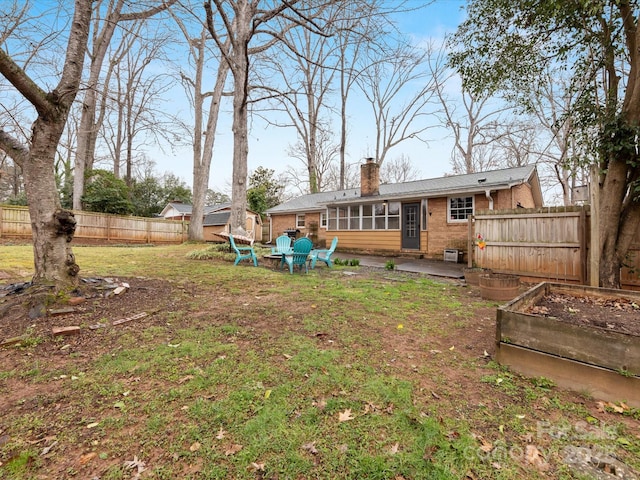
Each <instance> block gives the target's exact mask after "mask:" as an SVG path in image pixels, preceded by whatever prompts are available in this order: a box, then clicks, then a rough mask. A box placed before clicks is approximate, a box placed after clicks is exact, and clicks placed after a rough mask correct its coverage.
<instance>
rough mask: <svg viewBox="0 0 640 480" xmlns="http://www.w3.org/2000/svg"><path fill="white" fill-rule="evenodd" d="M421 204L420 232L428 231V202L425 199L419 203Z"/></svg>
mask: <svg viewBox="0 0 640 480" xmlns="http://www.w3.org/2000/svg"><path fill="white" fill-rule="evenodd" d="M421 204H422V230H428V228H427V225H428V223H427V222H428V221H429V216H428V211H429V201H428V200H427V199H426V198H425V199H423V200H422V202H421Z"/></svg>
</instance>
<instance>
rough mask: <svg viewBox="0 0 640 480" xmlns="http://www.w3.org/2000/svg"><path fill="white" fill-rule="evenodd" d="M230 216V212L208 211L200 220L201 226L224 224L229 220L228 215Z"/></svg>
mask: <svg viewBox="0 0 640 480" xmlns="http://www.w3.org/2000/svg"><path fill="white" fill-rule="evenodd" d="M230 216H231V212H218V213H210V214H208V215H205V216H204V219H203V220H202V226H203V227H213V226H220V225H226V224H227V223H228V222H229V217H230Z"/></svg>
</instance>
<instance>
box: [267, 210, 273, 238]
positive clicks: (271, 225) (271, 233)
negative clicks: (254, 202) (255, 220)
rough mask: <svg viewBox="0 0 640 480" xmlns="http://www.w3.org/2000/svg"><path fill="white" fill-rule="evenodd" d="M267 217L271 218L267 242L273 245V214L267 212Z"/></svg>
mask: <svg viewBox="0 0 640 480" xmlns="http://www.w3.org/2000/svg"><path fill="white" fill-rule="evenodd" d="M267 218H268V219H269V241H268V242H267V243H268V244H269V245H271V241H272V240H273V230H272V228H273V223H272V222H271V214H270V213H267Z"/></svg>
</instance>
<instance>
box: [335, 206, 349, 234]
mask: <svg viewBox="0 0 640 480" xmlns="http://www.w3.org/2000/svg"><path fill="white" fill-rule="evenodd" d="M348 213H349V210H348V209H346V208H345V207H342V208H338V230H349V217H348Z"/></svg>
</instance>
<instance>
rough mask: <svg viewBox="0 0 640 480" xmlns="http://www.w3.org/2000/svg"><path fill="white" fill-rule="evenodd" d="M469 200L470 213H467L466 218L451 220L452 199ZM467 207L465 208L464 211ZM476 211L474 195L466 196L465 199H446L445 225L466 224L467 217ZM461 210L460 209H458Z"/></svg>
mask: <svg viewBox="0 0 640 480" xmlns="http://www.w3.org/2000/svg"><path fill="white" fill-rule="evenodd" d="M460 198H462V199H465V200H466V199H468V198H470V199H471V212H468V213H467V218H455V219H454V218H451V201H452V200H454V199H460ZM466 208H468V207H465V209H466ZM475 209H476V199H475V196H474V195H468V196H465V197H462V196H460V197H447V223H466V222H467V221H468V217H470V216H472V215H473V213H474V212H475ZM460 210H462V209H460Z"/></svg>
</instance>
